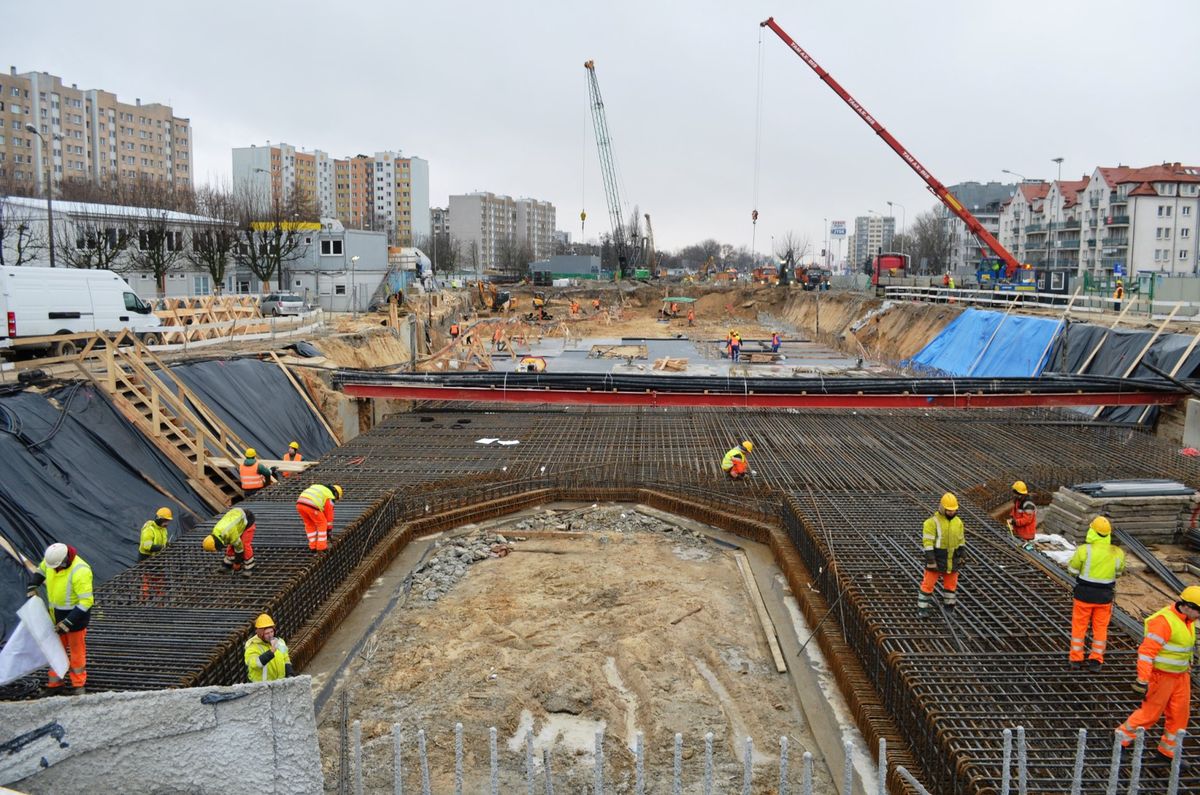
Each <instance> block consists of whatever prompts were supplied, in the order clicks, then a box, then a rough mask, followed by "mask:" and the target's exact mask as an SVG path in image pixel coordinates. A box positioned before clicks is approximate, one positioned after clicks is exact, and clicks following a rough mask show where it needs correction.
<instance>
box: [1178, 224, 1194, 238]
mask: <svg viewBox="0 0 1200 795" xmlns="http://www.w3.org/2000/svg"><path fill="white" fill-rule="evenodd" d="M1179 236H1180V237H1191V236H1192V230H1191V229H1189V228H1188V227H1186V226H1185V227H1184V228H1183V229H1180V230H1179Z"/></svg>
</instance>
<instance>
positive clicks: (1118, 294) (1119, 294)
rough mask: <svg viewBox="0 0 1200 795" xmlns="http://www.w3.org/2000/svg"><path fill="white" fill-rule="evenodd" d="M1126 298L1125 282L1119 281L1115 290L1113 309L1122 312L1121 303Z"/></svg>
mask: <svg viewBox="0 0 1200 795" xmlns="http://www.w3.org/2000/svg"><path fill="white" fill-rule="evenodd" d="M1124 298H1125V282H1123V281H1121V280H1120V279H1117V287H1116V289H1115V290H1113V309H1114V310H1115V311H1117V312H1120V311H1121V301H1122V300H1123V299H1124Z"/></svg>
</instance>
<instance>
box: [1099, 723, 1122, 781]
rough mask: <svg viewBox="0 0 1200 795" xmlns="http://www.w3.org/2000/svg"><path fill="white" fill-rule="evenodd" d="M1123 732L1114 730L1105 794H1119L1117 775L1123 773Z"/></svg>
mask: <svg viewBox="0 0 1200 795" xmlns="http://www.w3.org/2000/svg"><path fill="white" fill-rule="evenodd" d="M1124 747H1125V746H1123V745H1121V732H1120V731H1117V730H1115V729H1114V730H1113V747H1112V761H1110V762H1109V763H1108V786H1107V787H1106V788H1105V789H1104V795H1117V776H1119V775H1120V773H1121V750H1122V749H1123V748H1124Z"/></svg>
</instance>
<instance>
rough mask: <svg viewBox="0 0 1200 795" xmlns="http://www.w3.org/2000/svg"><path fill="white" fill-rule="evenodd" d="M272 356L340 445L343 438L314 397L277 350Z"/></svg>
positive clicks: (335, 442) (331, 437)
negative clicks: (297, 378) (293, 373)
mask: <svg viewBox="0 0 1200 795" xmlns="http://www.w3.org/2000/svg"><path fill="white" fill-rule="evenodd" d="M270 356H271V359H272V360H274V362H275V364H277V365H279V369H280V370H282V371H283V374H284V375H285V376H287V380H288V381H290V382H291V384H292V386H293V387H295V389H296V391H297V392H298V393H300V397H302V398H304V402H305V403H306V404H307V405H308V407H309V408H310V409H311V410H312V413H313V414H315V415H316V417H317V419H318V420H320V422H321V425H322V427H324V428H325V432H326V433H328V434H329V438H330V439H333V443H334V444H335V445H340V444H341V443H342V442H341V440H340V439H338V435H337V434H336V433H334V432H333V428H332V427H331V426H330V425H329V421H328V420H326V419H325V415H324V414H322V413H321V410H320V409H319V408H317V404H315V403H313V401H312V398H311V397H309V395H308V390H307V389H305V388H304V387H303V386H301V385H300V382H299V381H297V380H296V377H295V376H294V375H292V371H291V370H289V369H287V365H285V364H284V363H283V361H282V360H281V359H280V358H279V356H278V355H277V354H276V353H275V351H270Z"/></svg>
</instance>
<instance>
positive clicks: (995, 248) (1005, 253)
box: [761, 17, 1021, 279]
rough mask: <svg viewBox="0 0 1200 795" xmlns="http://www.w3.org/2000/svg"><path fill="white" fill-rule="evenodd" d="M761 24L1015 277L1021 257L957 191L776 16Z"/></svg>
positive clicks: (1007, 273)
mask: <svg viewBox="0 0 1200 795" xmlns="http://www.w3.org/2000/svg"><path fill="white" fill-rule="evenodd" d="M761 27H765V28H770V29H771V30H773V31H775V35H776V36H778V37H779V38H781V39H783V43H784V44H786V45H787V46H789V47H791V48H792V52H794V53H796V55H799V56H800V60H802V61H804V62H805V63H806V64H808V65H809V66H810V67H812V70H813V71H814V72H816V73H817V77H819V78H821V79H822V80H824V81H825V84H826V85H828V86H829V87H830V88H832V89H833V93H835V94H837V95H838V96H839V97H841V98H842V101H843V102H845V103H846V104H847V105H849V106H850V107H851V109H852V110H853V111H854V112H855V113H857V114H858V116H859V118H861V119H862V120H863V121H865V122H866V123H867V124H869V125H870V127H871V129H872V130H874V131H875V134H876V135H878V136H879V137H880V138H882V139H883V140H884V141H885V142H886V143H887V145H888V146H890V147H892V150H893V151H894V152H895V153H896V154H898V155H900V157H901V159H902V160H904V162H905V163H908V165H909V168H911V169H912V170H913V171H915V172H917V176H919V177H920V178H921V179H923V180H925V184H926V185H928V186H929V191H930V193H932V194H933V195H934V196H937V197H938V200H939V201H941V203H942V204H944V205H946V207H948V208H949V209H950V212H952V213H954V214H955V215H957V216H958V217H959V218H960V219H961V220H962V222H963V223H964V224H966V225H967V229H969V230H971V234H973V235H975V237H976V238H977V239H978V240H979V241H981V243H983V244H984V245H986V247H987V248H984V245H981V246H980V247H979V248H980V251H982V252H983V254H984V256H987V253H988V252H987V249H991V251H992V253H993V254H995V255H996V256H997V257H999V258H1000V259H1001V260H1003V261H1004V265H1005V271H1006V275H1007V276H1008V278H1010V279H1011V278H1012V276H1013V274H1015V273H1016V272H1017V271H1018V270H1020V268H1021V263H1019V262H1018V261H1017V258H1016V257H1014V256H1013V255H1012V254H1011V253H1010V252H1009V250H1008V249H1006V248H1005V247H1004V246H1002V245H1000V241H999V240H997V239H996V238H995V237H994V236H993V235H992V233H991V232H989V231H988V230H986V229H984V227H983V224H981V223H979V219H978V218H976V217H975V216H974V215H972V214H971V211H970V210H968V209H967V208H966V207H963V206H962V205H961V204H959V203H958V199H956V198H954V194H952V193H951V192H950V191H949V190H948V189H947V188H946V186H945V185H943V184H942V183H941V182H939V181H938V178H937V177H935V176H933V174H930V173H929V170H928V169H927V168H925V166H923V165H921V161H920V160H917V158H916V157H914V156H913V154H912V153H911V152H909V151H908V150H907V149H905V148H904V147H903V146H902V145H901V144H900V142H899V141H897V140H896V138H895V136H893V135H892V134H891V133H890V132H888V131H887V130H886V129H885V128H884V126H883V125H882V124H880V123H879V122H877V121H875V117H874V116H872V115H871V114H870V113H868V112H867V109H866V108H864V107H863V106H862V105H861V104H859V101H858V100H857V99H855V98H854V97H852V96H850V92H849V91H847V90H846V89H844V88H842V86H841V84H839V83H838V81H836V80H834V79H833V76H832V75H831V74H829V72H826V71H825V70H824V69H822V68H821V65H820V64H819V63H817V62H816V60H815V59H814V58H813V57H812V56H811V55H809V54H808V53H807V52H805V51H804V49H803V48H802V47H801V46H800V45H799V44H797V43H796V42H795V41H794V40H793V39H792V37H791V36H789V35H788V34H787V33H786V32H785V31H784V30H783V28H781V27H779V24H778V23H777V22H775V17H770V18H768V19H767V20H766V21H765V22H763V23H761Z"/></svg>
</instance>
